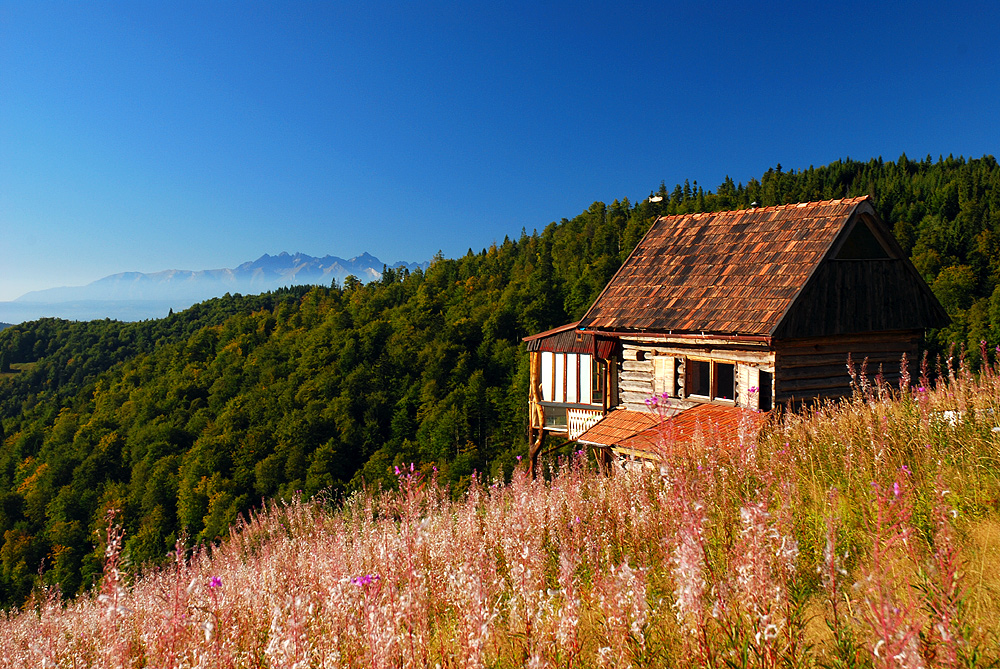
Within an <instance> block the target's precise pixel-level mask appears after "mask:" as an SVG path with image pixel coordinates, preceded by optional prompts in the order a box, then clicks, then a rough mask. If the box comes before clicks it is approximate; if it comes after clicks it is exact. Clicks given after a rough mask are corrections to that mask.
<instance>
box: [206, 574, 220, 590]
mask: <svg viewBox="0 0 1000 669" xmlns="http://www.w3.org/2000/svg"><path fill="white" fill-rule="evenodd" d="M208 587H210V588H221V587H222V579H221V578H219V577H218V576H213V577H212V578H211V579H209V581H208Z"/></svg>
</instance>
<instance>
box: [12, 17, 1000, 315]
mask: <svg viewBox="0 0 1000 669" xmlns="http://www.w3.org/2000/svg"><path fill="white" fill-rule="evenodd" d="M361 5H362V3H337V2H316V3H276V2H272V3H249V2H233V3H222V2H204V3H203V2H198V3H193V2H192V3H186V2H128V3H119V4H109V3H100V2H87V3H69V2H65V3H59V2H52V3H27V2H9V1H7V0H0V300H11V299H14V298H16V297H18V296H20V295H21V294H23V293H25V292H27V291H29V290H34V289H39V288H48V287H53V286H60V285H82V284H85V283H89V282H90V281H93V280H96V279H98V278H101V277H103V276H106V275H108V274H113V273H117V272H122V271H142V272H155V271H159V270H164V269H210V268H219V267H233V266H235V265H237V264H239V263H240V262H243V261H246V260H252V259H255V258H257V257H258V256H260V255H261V254H263V253H271V254H275V253H279V252H281V251H288V252H296V251H301V252H303V253H308V254H310V255H325V254H328V253H329V254H333V255H339V256H343V257H350V256H353V255H357V254H359V253H361V252H363V251H368V252H370V253H373V254H374V255H376V256H378V257H379V258H381V259H383V260H385V261H389V262H392V261H397V260H425V259H428V258H429V257H430V256H432V255H433V254H434V253H435V252H436V251H438V250H441V251H442V252H443V253H444V254H445V256H449V257H454V256H457V255H460V254H463V253H464V252H465V251H466V250H467V249H468V248H469V247H472V248H473V249H477V250H478V249H480V248H483V247H484V246H487V245H489V244H490V243H491V242H493V241H494V240H497V241H499V240H502V239H503V238H504V236H505V235H511V236H517V235H518V234H520V231H521V228H522V227H524V228H527V230H528V231H529V232H530V231H531V230H532V229H534V228H538V229H541V228H543V227H544V226H545V225H546V224H548V223H549V222H551V221H553V220H559V219H560V218H562V217H564V216H565V217H572V216H574V215H576V214H578V213H579V212H581V211H582V210H584V209H586V208H587V207H588V206H589V205H590V204H591V203H592V202H593V201H595V200H603V201H606V202H610V201H612V200H614V199H616V198H618V199H620V198H623V197H628V198H629V199H630V200H633V201H634V200H636V199H638V198H641V197H645V196H646V195H648V194H649V192H650V191H651V190H654V189H656V188H657V187H658V186H659V183H660V181H661V180H663V181H665V182H666V183H667V186H668V188H670V187H672V186H673V184H675V183H677V182H683V181H684V179H692V180H697V181H698V183H699V184H700V185H702V186H704V187H706V188H709V189H712V190H714V189H715V188H716V187H717V186H718V185H719V183H721V182H722V181H723V180H724V179H725V177H726V176H727V175H729V176H731V177H732V178H733V179H734V180H735V181H737V182H746V181H747V180H748V179H750V178H751V177H754V176H757V177H759V176H760V175H761V174H762V173H763V172H764V171H766V170H767V169H768V168H769V167H772V166H774V165H776V164H778V163H780V164H781V165H782V166H783V167H784V168H785V169H789V168H795V169H801V168H806V167H808V166H809V165H817V166H818V165H823V164H826V163H829V162H830V161H833V160H836V159H838V158H845V157H848V156H849V157H851V158H857V159H867V158H871V157H878V156H882V157H884V158H886V159H895V158H897V157H898V156H899V155H900V154H901V153H903V152H906V154H907V155H909V156H910V157H912V158H922V157H924V156H926V155H928V154H930V155H932V156H934V157H935V158H937V156H938V155H939V154H944V155H947V154H949V153H951V154H954V155H956V156H958V155H964V156H967V157H979V156H982V155H984V154H995V153H996V152H997V148H996V146H997V141H998V139H1000V129H998V127H1000V113H998V110H1000V49H998V48H997V45H998V44H1000V3H996V2H980V3H963V2H949V3H944V2H923V1H917V2H891V3H875V2H858V3H855V2H841V3H822V4H819V3H817V4H811V3H748V2H715V3H711V4H709V3H693V2H684V3H680V2H677V3H675V2H664V3H640V4H633V5H631V6H630V7H629V8H625V9H622V8H619V7H613V6H612V3H607V4H591V3H556V4H551V3H550V4H544V5H539V4H538V3H523V4H522V3H513V2H506V3H482V4H480V3H469V2H456V3H436V2H420V3H372V2H366V3H363V6H361Z"/></svg>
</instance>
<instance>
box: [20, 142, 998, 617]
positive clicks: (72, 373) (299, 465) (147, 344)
mask: <svg viewBox="0 0 1000 669" xmlns="http://www.w3.org/2000/svg"><path fill="white" fill-rule="evenodd" d="M866 193H869V194H872V195H873V197H874V198H875V204H876V208H877V209H878V211H879V213H880V215H881V216H882V217H883V219H884V220H885V221H886V222H887V223H888V224H889V225H890V226H891V227H892V228H893V229H894V231H895V233H896V235H897V237H898V238H899V240H900V242H901V243H902V245H903V247H904V248H905V249H906V250H907V252H909V253H911V254H912V256H913V261H914V263H915V265H916V266H917V268H918V269H919V270H920V271H921V272H922V273H923V274H924V275H925V277H926V278H927V279H928V282H929V283H930V284H931V285H932V287H933V289H934V291H935V292H936V293H937V294H938V296H939V297H940V298H941V300H942V302H943V303H944V305H945V306H946V308H947V309H948V310H949V313H951V314H952V317H953V319H954V323H953V324H952V325H951V326H950V327H949V328H947V329H946V330H943V331H940V332H934V333H931V339H930V343H931V344H932V345H933V346H936V347H942V346H945V345H947V344H948V343H949V342H952V341H956V342H965V343H966V344H967V345H968V346H969V348H970V349H972V350H973V352H974V351H976V350H978V346H979V341H980V340H981V339H983V340H986V341H987V342H988V343H989V345H990V346H995V345H997V344H1000V289H998V284H1000V282H998V278H1000V249H998V248H997V245H998V243H1000V242H998V240H1000V201H998V198H1000V169H998V166H997V163H996V161H995V160H994V159H993V158H992V157H984V158H981V159H976V160H964V159H961V158H959V159H953V158H951V157H949V158H947V159H939V160H938V161H932V160H931V159H930V158H929V157H928V158H927V159H925V160H922V161H910V160H909V159H907V158H906V157H905V156H903V157H901V158H900V159H899V160H898V161H896V162H883V161H881V160H872V161H868V162H857V161H850V160H845V161H841V162H837V163H833V164H831V165H828V166H825V167H821V168H809V169H807V170H801V171H794V170H793V171H783V170H782V169H781V167H780V166H779V167H777V168H775V169H772V170H769V171H768V172H767V173H766V174H764V175H763V176H762V177H761V179H760V180H759V181H758V180H756V179H753V180H751V181H750V182H749V183H747V184H745V185H744V184H738V185H737V184H734V183H733V182H732V180H731V179H726V181H725V182H724V183H723V184H722V185H720V186H719V187H718V188H717V189H716V190H715V191H714V192H712V191H706V190H704V189H703V188H702V187H701V186H699V185H698V184H697V183H693V184H689V183H688V182H685V184H683V185H678V186H676V187H675V188H674V189H673V190H672V191H668V190H667V189H666V187H665V186H663V185H661V187H660V189H659V194H660V195H661V196H662V198H663V199H662V201H660V202H656V203H651V202H649V201H648V200H647V199H643V200H642V201H640V202H638V203H637V204H633V203H631V202H629V201H628V200H627V199H623V200H621V201H618V200H616V201H614V202H612V203H611V204H607V205H606V204H604V203H601V202H596V203H594V204H593V205H592V206H591V207H590V208H589V209H588V210H587V211H585V212H583V213H581V214H579V215H578V216H575V217H574V218H572V219H570V220H567V219H563V220H562V221H560V222H558V223H552V224H550V225H548V226H547V227H546V228H545V229H544V230H543V231H541V232H534V233H532V234H530V235H529V234H527V233H526V232H525V231H522V233H521V235H520V236H519V237H518V238H517V239H505V240H504V241H503V242H502V243H497V244H495V245H493V246H491V247H490V248H488V249H483V250H481V251H479V252H473V251H472V250H471V249H470V250H469V252H468V253H467V254H466V255H465V256H463V257H461V258H457V259H445V258H441V257H438V258H435V260H434V262H433V263H432V265H431V266H430V267H429V268H428V269H427V270H426V271H416V272H412V273H410V272H407V271H399V270H392V269H387V270H386V271H385V273H384V275H383V277H382V279H381V281H377V282H373V283H370V284H367V285H362V284H361V283H360V282H358V281H357V280H348V281H345V284H344V285H343V286H332V287H314V288H303V287H298V288H293V289H287V290H281V291H276V292H273V293H267V294H264V295H259V296H240V295H227V296H226V297H224V298H219V299H215V300H209V301H207V302H204V303H202V304H199V305H196V306H195V307H192V308H191V309H188V310H186V311H184V312H182V313H178V314H173V315H171V316H169V317H168V318H165V319H161V320H156V321H145V322H140V323H120V322H116V321H107V320H106V321H93V322H89V323H78V322H67V321H60V320H54V319H45V320H41V321H36V322H33V323H28V324H23V325H18V326H14V327H11V328H8V329H6V330H4V331H3V332H0V372H7V373H6V374H4V375H3V377H0V441H2V444H3V445H2V448H0V535H2V543H0V602H3V603H5V604H16V603H20V602H21V601H23V600H24V598H25V597H26V596H27V595H28V594H29V592H30V590H31V588H32V587H33V586H34V585H35V583H36V582H37V581H38V580H39V579H41V580H42V581H44V582H46V583H48V584H58V585H59V587H60V588H61V589H62V591H63V592H64V593H65V594H73V593H75V592H77V591H78V590H79V589H80V588H81V587H85V586H87V585H88V584H89V583H90V582H91V581H92V579H93V578H94V577H95V575H96V574H97V572H98V569H99V562H100V559H99V558H100V554H99V549H97V548H95V544H96V535H95V532H97V531H98V530H100V528H102V527H103V525H104V523H105V515H106V512H107V510H108V509H112V508H113V509H118V510H120V512H121V515H120V518H121V519H122V520H123V522H124V524H125V527H126V531H127V535H126V536H127V545H126V554H127V555H128V556H129V559H130V560H131V561H132V562H133V563H134V564H139V563H141V562H144V561H147V560H156V559H160V558H162V556H164V555H165V554H166V552H167V551H168V550H170V548H171V547H172V546H173V544H174V541H175V540H176V539H177V537H178V536H179V535H180V534H181V533H182V532H186V533H187V536H188V537H189V538H190V540H191V541H210V540H213V539H215V538H217V537H219V536H221V535H223V534H224V533H225V531H226V529H227V527H228V526H229V524H230V523H231V522H232V521H233V520H234V519H235V518H236V517H237V515H238V514H239V513H241V512H243V511H246V510H247V509H249V508H251V507H253V506H256V505H258V504H259V503H260V501H261V499H264V498H274V497H286V498H288V497H293V496H296V495H313V494H316V493H318V492H320V491H327V492H326V493H325V494H329V495H332V496H334V497H336V496H339V495H342V494H345V493H348V492H350V491H353V490H357V489H362V488H365V487H371V486H377V485H391V484H392V482H393V481H394V476H393V474H392V472H393V468H394V467H397V466H398V467H400V468H402V467H406V468H408V467H409V466H410V464H409V463H411V462H412V463H416V464H415V466H416V467H420V468H422V469H424V470H430V469H431V468H437V469H438V470H439V476H441V477H443V478H444V480H446V481H450V482H451V484H452V486H453V488H454V489H456V490H460V489H461V488H462V486H463V485H464V484H465V483H466V482H468V480H469V478H470V477H471V476H473V474H474V472H483V473H488V474H490V475H499V474H501V473H504V472H506V471H509V470H510V469H511V468H512V467H513V466H514V465H515V463H516V458H517V456H518V455H519V454H521V453H522V452H523V449H524V440H525V431H526V397H527V378H528V375H527V366H526V364H527V356H526V354H525V352H524V347H523V344H522V343H521V338H522V337H524V336H525V335H527V334H530V333H533V332H538V331H540V330H544V329H547V328H550V327H553V326H555V325H559V324H561V323H565V322H568V321H571V320H575V319H577V318H579V317H580V316H581V315H582V314H583V312H584V310H585V309H586V308H587V306H588V305H589V304H590V302H591V301H592V300H593V299H594V297H595V296H596V295H597V293H598V292H599V291H600V290H601V289H602V288H603V287H604V285H605V283H606V282H607V281H608V280H609V279H610V278H611V276H612V275H613V274H614V272H615V271H616V270H617V269H618V267H619V266H620V265H621V263H622V261H623V260H624V259H625V257H627V255H628V253H629V252H630V251H631V249H632V248H633V247H634V246H635V244H636V243H637V242H638V240H639V239H640V238H641V236H642V235H643V234H644V233H645V231H646V230H647V229H648V227H649V225H650V224H651V223H652V221H653V220H654V219H655V217H656V216H658V215H660V214H666V213H682V212H692V211H703V210H704V211H710V210H724V209H732V208H742V207H746V206H749V205H750V203H751V202H754V201H756V202H758V203H759V204H760V205H761V206H768V205H772V204H781V203H786V202H797V201H805V200H819V199H830V198H837V197H845V196H856V195H862V194H866ZM973 354H974V353H973Z"/></svg>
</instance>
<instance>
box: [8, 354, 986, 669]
mask: <svg viewBox="0 0 1000 669" xmlns="http://www.w3.org/2000/svg"><path fill="white" fill-rule="evenodd" d="M942 378H944V379H946V380H945V381H943V382H942V383H940V384H939V385H937V387H934V388H930V387H928V386H929V385H930V384H928V383H927V381H926V380H922V381H918V382H917V384H915V386H914V390H913V392H912V393H907V394H905V395H903V396H902V397H899V396H896V397H892V396H891V393H890V392H889V391H888V390H887V389H882V388H879V387H877V386H867V385H865V386H864V387H863V388H861V389H860V390H859V392H858V394H857V395H856V397H855V398H854V399H853V400H852V401H851V402H849V403H845V404H843V405H839V406H834V405H828V406H825V407H821V408H819V409H814V410H813V411H812V412H810V413H805V414H799V415H789V416H786V418H785V419H784V421H783V422H782V423H780V424H778V425H773V426H771V429H770V431H769V433H768V434H767V436H766V437H765V438H763V439H762V440H761V441H760V442H759V443H754V442H753V441H752V440H742V441H741V442H740V443H735V444H725V443H717V442H716V441H715V440H714V439H713V438H712V436H711V431H710V429H709V430H706V433H705V439H704V443H703V444H702V445H700V446H698V447H696V448H692V449H681V448H679V447H677V446H676V445H673V444H671V443H669V439H666V438H665V439H664V444H663V455H664V469H663V472H664V473H665V474H666V476H665V477H660V476H655V475H652V473H651V472H646V473H645V474H642V473H639V474H636V473H633V474H631V475H617V476H614V477H610V478H602V477H600V476H598V475H596V474H595V473H593V471H592V469H591V468H590V467H589V465H587V464H586V463H585V461H584V460H583V459H582V457H581V456H577V459H576V461H575V462H574V463H571V464H569V465H566V466H563V467H561V468H559V469H557V470H556V471H555V472H554V474H553V475H552V476H551V478H550V480H548V481H542V480H539V481H534V482H532V481H529V480H528V479H527V478H525V476H524V475H523V474H520V473H519V474H515V477H514V479H513V480H512V482H511V483H510V484H506V485H504V484H499V483H497V484H493V485H489V486H480V487H473V488H472V489H471V490H470V492H469V493H468V495H467V496H466V497H465V498H464V499H463V500H461V501H458V502H455V501H451V499H450V496H449V495H448V494H446V491H444V490H442V489H441V488H440V487H439V486H437V485H436V484H435V483H434V481H433V474H432V473H430V472H428V473H427V476H426V477H425V476H424V475H423V474H421V472H419V471H417V472H414V473H412V474H411V473H410V472H408V471H403V472H400V476H399V481H400V486H399V489H398V490H395V491H391V492H387V493H378V494H367V495H362V494H359V495H355V496H354V497H352V498H351V499H349V500H348V502H347V503H346V504H345V505H344V506H343V507H341V508H338V509H336V510H330V509H328V508H326V507H325V506H324V504H323V503H322V502H321V501H314V502H309V503H297V504H292V505H288V506H280V507H272V508H271V509H270V510H268V511H266V512H264V513H261V514H259V515H257V516H255V517H253V518H252V519H251V520H250V521H249V522H247V523H244V524H243V525H242V526H240V527H239V528H236V529H234V531H233V536H232V538H231V539H230V540H229V541H227V542H226V543H224V544H221V545H219V546H218V547H216V548H214V549H212V550H200V551H197V552H195V553H194V554H193V555H191V554H187V555H184V554H183V551H181V553H182V555H181V556H179V558H178V559H177V560H176V561H175V562H174V564H173V565H172V566H170V567H168V568H163V569H157V570H153V571H150V572H148V573H132V574H128V575H126V574H125V573H124V572H119V570H118V565H117V553H116V551H115V549H114V547H115V546H116V545H118V541H119V537H117V536H115V535H114V534H112V535H111V537H110V543H109V545H110V546H111V547H112V548H111V550H109V551H108V553H107V555H108V565H107V566H106V570H105V581H104V583H103V586H102V588H101V590H100V592H95V593H93V594H92V595H88V596H84V597H82V598H79V599H78V600H76V601H73V602H68V603H62V602H60V601H59V598H58V594H57V593H53V592H48V593H45V592H40V593H36V596H35V598H34V599H33V600H32V602H30V603H29V605H28V607H26V610H25V611H24V612H23V613H20V614H18V613H14V614H11V615H10V616H9V617H8V618H7V619H5V620H3V621H2V622H0V627H2V629H0V656H3V657H4V658H6V666H12V667H13V666H25V667H28V666H31V667H35V666H41V665H42V663H43V661H45V660H47V661H49V662H52V663H61V665H60V666H63V665H65V666H147V665H148V666H164V665H167V666H195V665H197V666H268V667H278V666H282V667H284V666H299V665H296V664H295V663H296V662H297V661H300V660H304V659H305V660H308V662H307V664H305V665H301V666H336V665H338V664H339V663H344V664H345V665H347V666H398V665H399V664H400V660H401V659H402V661H403V663H404V664H406V663H409V664H408V665H407V666H436V665H437V664H438V663H440V664H441V666H482V665H483V664H487V665H489V666H522V665H524V664H525V663H528V662H530V661H534V662H537V663H538V664H536V666H542V664H544V663H549V664H551V665H555V666H602V665H603V666H625V665H626V664H629V663H631V664H633V665H636V666H641V665H648V666H663V665H664V664H665V663H666V664H678V665H680V666H694V665H708V664H712V665H714V666H718V665H720V664H721V663H723V662H733V663H735V664H737V665H738V666H778V665H782V664H785V663H789V664H791V665H797V666H812V665H813V664H817V663H818V664H821V665H826V666H870V665H872V664H874V665H875V666H889V665H890V664H892V665H893V666H900V665H904V666H918V665H919V664H920V663H923V664H926V665H930V666H954V665H955V664H958V665H963V666H965V665H973V664H976V663H979V664H991V663H995V662H997V661H998V659H1000V649H998V645H997V642H998V639H1000V636H998V635H1000V623H998V621H1000V479H998V476H997V474H998V471H1000V434H998V432H997V431H995V428H996V427H997V423H998V420H997V418H998V417H997V415H996V413H995V412H996V410H997V409H998V404H1000V378H998V377H997V376H996V375H995V374H994V373H993V372H992V371H991V370H987V371H986V373H984V374H983V376H982V377H981V378H978V379H976V378H973V377H972V376H971V375H969V374H967V373H965V372H963V371H956V372H952V373H950V374H949V373H947V370H946V371H945V374H944V375H943V377H942ZM947 411H954V412H960V413H958V414H947V413H945V412H947ZM893 657H895V658H896V660H894V661H892V660H891V658H893Z"/></svg>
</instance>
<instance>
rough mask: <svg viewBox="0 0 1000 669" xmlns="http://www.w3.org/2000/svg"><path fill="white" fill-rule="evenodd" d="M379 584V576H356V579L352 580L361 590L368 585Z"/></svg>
mask: <svg viewBox="0 0 1000 669" xmlns="http://www.w3.org/2000/svg"><path fill="white" fill-rule="evenodd" d="M378 582H379V575H378V574H365V575H364V576H355V577H354V578H352V579H351V583H353V584H354V585H356V586H358V587H359V588H360V587H364V586H366V585H372V584H373V583H378Z"/></svg>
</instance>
